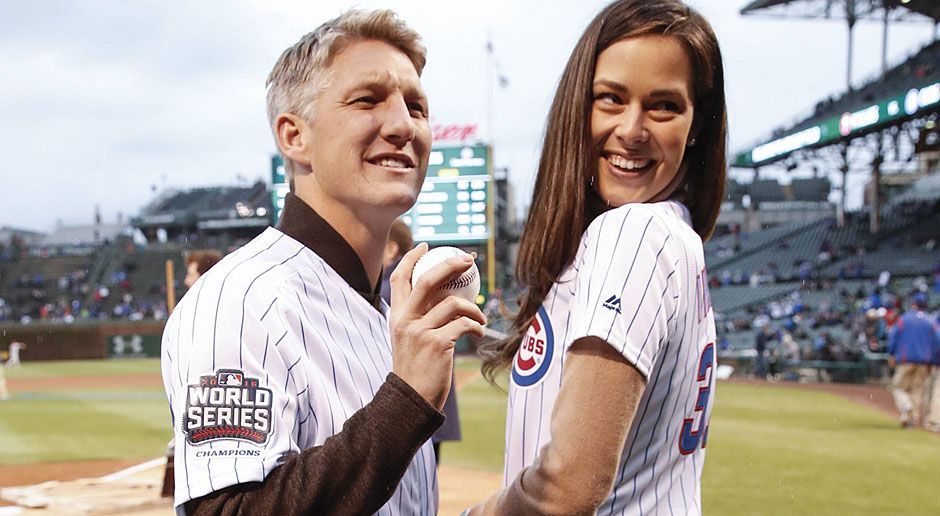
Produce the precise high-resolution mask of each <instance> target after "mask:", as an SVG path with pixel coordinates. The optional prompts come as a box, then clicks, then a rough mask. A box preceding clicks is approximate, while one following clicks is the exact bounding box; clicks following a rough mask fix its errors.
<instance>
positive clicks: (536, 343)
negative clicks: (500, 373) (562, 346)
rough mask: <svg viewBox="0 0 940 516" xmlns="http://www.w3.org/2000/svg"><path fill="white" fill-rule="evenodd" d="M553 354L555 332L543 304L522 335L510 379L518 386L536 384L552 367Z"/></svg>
mask: <svg viewBox="0 0 940 516" xmlns="http://www.w3.org/2000/svg"><path fill="white" fill-rule="evenodd" d="M554 354H555V333H554V332H553V331H552V321H551V319H549V318H548V313H547V312H546V311H545V307H544V306H540V307H539V310H538V312H536V314H535V318H533V319H532V324H531V325H530V326H529V329H528V330H526V332H525V335H523V336H522V342H520V343H519V350H518V351H516V356H515V359H514V360H513V361H512V380H513V382H515V384H516V385H518V386H520V387H531V386H533V385H536V384H538V383H539V382H540V381H541V380H542V378H545V375H546V374H548V370H549V369H551V367H552V356H553V355H554Z"/></svg>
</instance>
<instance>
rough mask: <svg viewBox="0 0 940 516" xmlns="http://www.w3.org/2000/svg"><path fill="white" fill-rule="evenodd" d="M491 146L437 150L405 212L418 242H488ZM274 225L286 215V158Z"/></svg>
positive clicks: (278, 163) (280, 168) (279, 169)
mask: <svg viewBox="0 0 940 516" xmlns="http://www.w3.org/2000/svg"><path fill="white" fill-rule="evenodd" d="M490 165H491V159H490V148H489V146H487V145H468V146H459V147H440V148H435V149H433V150H432V151H431V156H430V159H429V161H428V173H427V176H426V177H425V179H424V185H422V187H421V193H420V194H419V195H418V200H417V202H416V203H415V205H414V206H413V207H412V208H411V209H410V210H408V211H407V212H406V213H405V214H404V215H402V217H401V218H402V220H403V221H404V222H405V223H406V224H408V225H409V226H410V227H411V232H412V234H413V235H414V239H415V241H416V242H429V243H435V244H444V243H453V244H462V243H466V244H474V243H484V242H486V241H487V240H489V239H490V237H491V236H492V233H493V231H492V227H491V226H492V225H491V222H492V220H491V219H492V211H493V210H492V202H491V199H490V197H491V194H490V187H491V182H492V173H491V167H490ZM271 183H272V185H271V186H272V188H271V200H272V203H273V205H274V223H275V224H277V221H278V220H280V218H281V211H283V210H284V197H285V196H286V195H287V192H288V186H287V178H286V176H285V171H284V159H283V158H282V157H281V156H280V155H278V154H275V155H273V156H271Z"/></svg>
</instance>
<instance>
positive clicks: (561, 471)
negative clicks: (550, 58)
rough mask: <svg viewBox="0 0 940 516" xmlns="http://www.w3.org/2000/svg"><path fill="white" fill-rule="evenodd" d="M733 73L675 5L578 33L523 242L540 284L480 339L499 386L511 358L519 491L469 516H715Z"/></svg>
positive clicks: (607, 18)
mask: <svg viewBox="0 0 940 516" xmlns="http://www.w3.org/2000/svg"><path fill="white" fill-rule="evenodd" d="M722 77H723V71H722V61H721V53H720V51H719V49H718V42H717V40H716V38H715V35H714V33H713V31H712V29H711V27H710V26H709V25H708V23H707V22H706V21H705V20H704V19H703V18H702V17H701V16H700V15H699V14H698V13H696V12H695V11H693V10H692V9H690V8H689V7H687V6H686V5H685V4H683V3H681V2H679V1H676V0H621V1H616V2H613V3H611V4H610V5H608V6H607V7H606V8H605V9H604V10H603V11H602V12H601V13H600V14H598V15H597V17H596V18H595V19H594V21H592V22H591V24H590V25H589V26H588V28H587V30H586V31H585V33H584V35H583V36H582V37H581V39H580V41H578V44H577V46H576V47H575V49H574V51H573V52H572V54H571V58H570V59H569V61H568V66H567V67H566V68H565V71H564V73H563V74H562V78H561V81H560V83H559V86H558V90H557V92H556V95H555V100H554V102H553V104H552V109H551V111H550V113H549V118H548V127H547V129H546V134H545V144H544V147H543V149H542V159H541V161H540V163H539V172H538V178H537V179H536V184H535V189H534V191H535V193H534V195H533V199H532V207H531V209H530V212H529V213H530V214H529V219H528V221H527V222H526V228H525V232H524V233H523V236H522V241H521V243H520V248H519V258H518V260H517V275H518V276H519V280H520V283H522V284H523V285H525V286H526V287H527V291H526V293H525V296H524V297H523V302H522V307H521V308H520V310H519V312H518V313H517V314H516V315H515V318H514V320H513V335H512V337H510V338H509V339H506V340H505V341H502V342H498V343H496V344H495V345H492V346H488V347H485V348H484V349H483V354H484V364H483V371H484V374H486V375H487V376H488V377H489V378H490V379H491V380H492V379H493V378H494V376H495V372H496V371H498V370H499V369H500V368H503V367H510V368H511V369H512V373H511V374H510V379H511V381H510V385H509V410H508V415H507V421H506V456H505V462H506V464H505V470H504V471H505V478H504V480H503V483H504V485H506V486H507V487H506V488H505V489H504V490H502V491H501V492H499V493H496V494H494V495H493V496H491V497H490V498H489V499H488V500H486V501H485V502H484V503H482V504H480V505H479V506H477V507H476V508H474V510H473V511H472V513H473V514H478V513H483V514H529V513H538V514H594V513H595V512H599V513H602V514H612V513H615V512H616V513H620V514H624V513H626V514H643V513H644V512H647V513H649V512H656V510H657V509H658V508H660V507H661V506H662V507H664V506H666V505H668V506H669V508H670V510H673V509H675V510H676V512H680V513H682V514H698V513H700V512H701V497H700V486H701V471H702V470H701V464H702V461H703V460H704V457H705V445H706V439H707V435H708V422H709V418H710V415H711V404H710V403H709V401H710V400H711V398H712V391H713V389H714V386H715V379H714V376H713V375H712V371H713V370H714V368H715V366H716V363H715V346H714V339H715V323H714V317H713V314H712V311H711V303H710V301H709V299H710V297H709V295H708V285H707V281H706V280H707V275H706V272H705V258H704V253H703V250H702V240H703V239H707V238H708V237H709V235H710V234H711V232H712V228H713V227H714V224H715V219H716V218H717V216H718V208H719V205H720V201H721V198H722V195H723V192H724V179H725V166H726V165H725V138H726V124H725V119H726V116H725V100H724V82H723V78H722ZM549 419H550V421H549ZM586 435H590V438H589V439H585V437H584V436H586Z"/></svg>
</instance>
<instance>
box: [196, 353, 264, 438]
mask: <svg viewBox="0 0 940 516" xmlns="http://www.w3.org/2000/svg"><path fill="white" fill-rule="evenodd" d="M272 403H273V400H272V396H271V390H270V389H266V388H264V387H259V386H258V379H257V378H249V377H246V376H245V374H244V373H243V372H242V371H239V370H237V369H219V370H217V371H216V372H215V373H214V374H210V375H206V376H200V377H199V383H198V384H196V385H189V386H187V390H186V417H185V418H184V419H183V433H185V434H186V440H187V441H188V442H189V443H190V444H203V443H205V442H208V441H216V440H220V439H238V440H242V441H248V442H251V443H256V444H262V443H264V442H265V441H267V440H268V433H269V432H270V431H271V406H272Z"/></svg>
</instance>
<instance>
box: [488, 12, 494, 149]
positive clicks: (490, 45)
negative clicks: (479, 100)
mask: <svg viewBox="0 0 940 516" xmlns="http://www.w3.org/2000/svg"><path fill="white" fill-rule="evenodd" d="M493 69H494V65H493V34H492V31H491V30H487V31H486V133H487V140H488V141H487V143H488V144H489V145H493V136H494V134H495V131H494V130H493V79H494V77H493V76H494V70H493Z"/></svg>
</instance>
